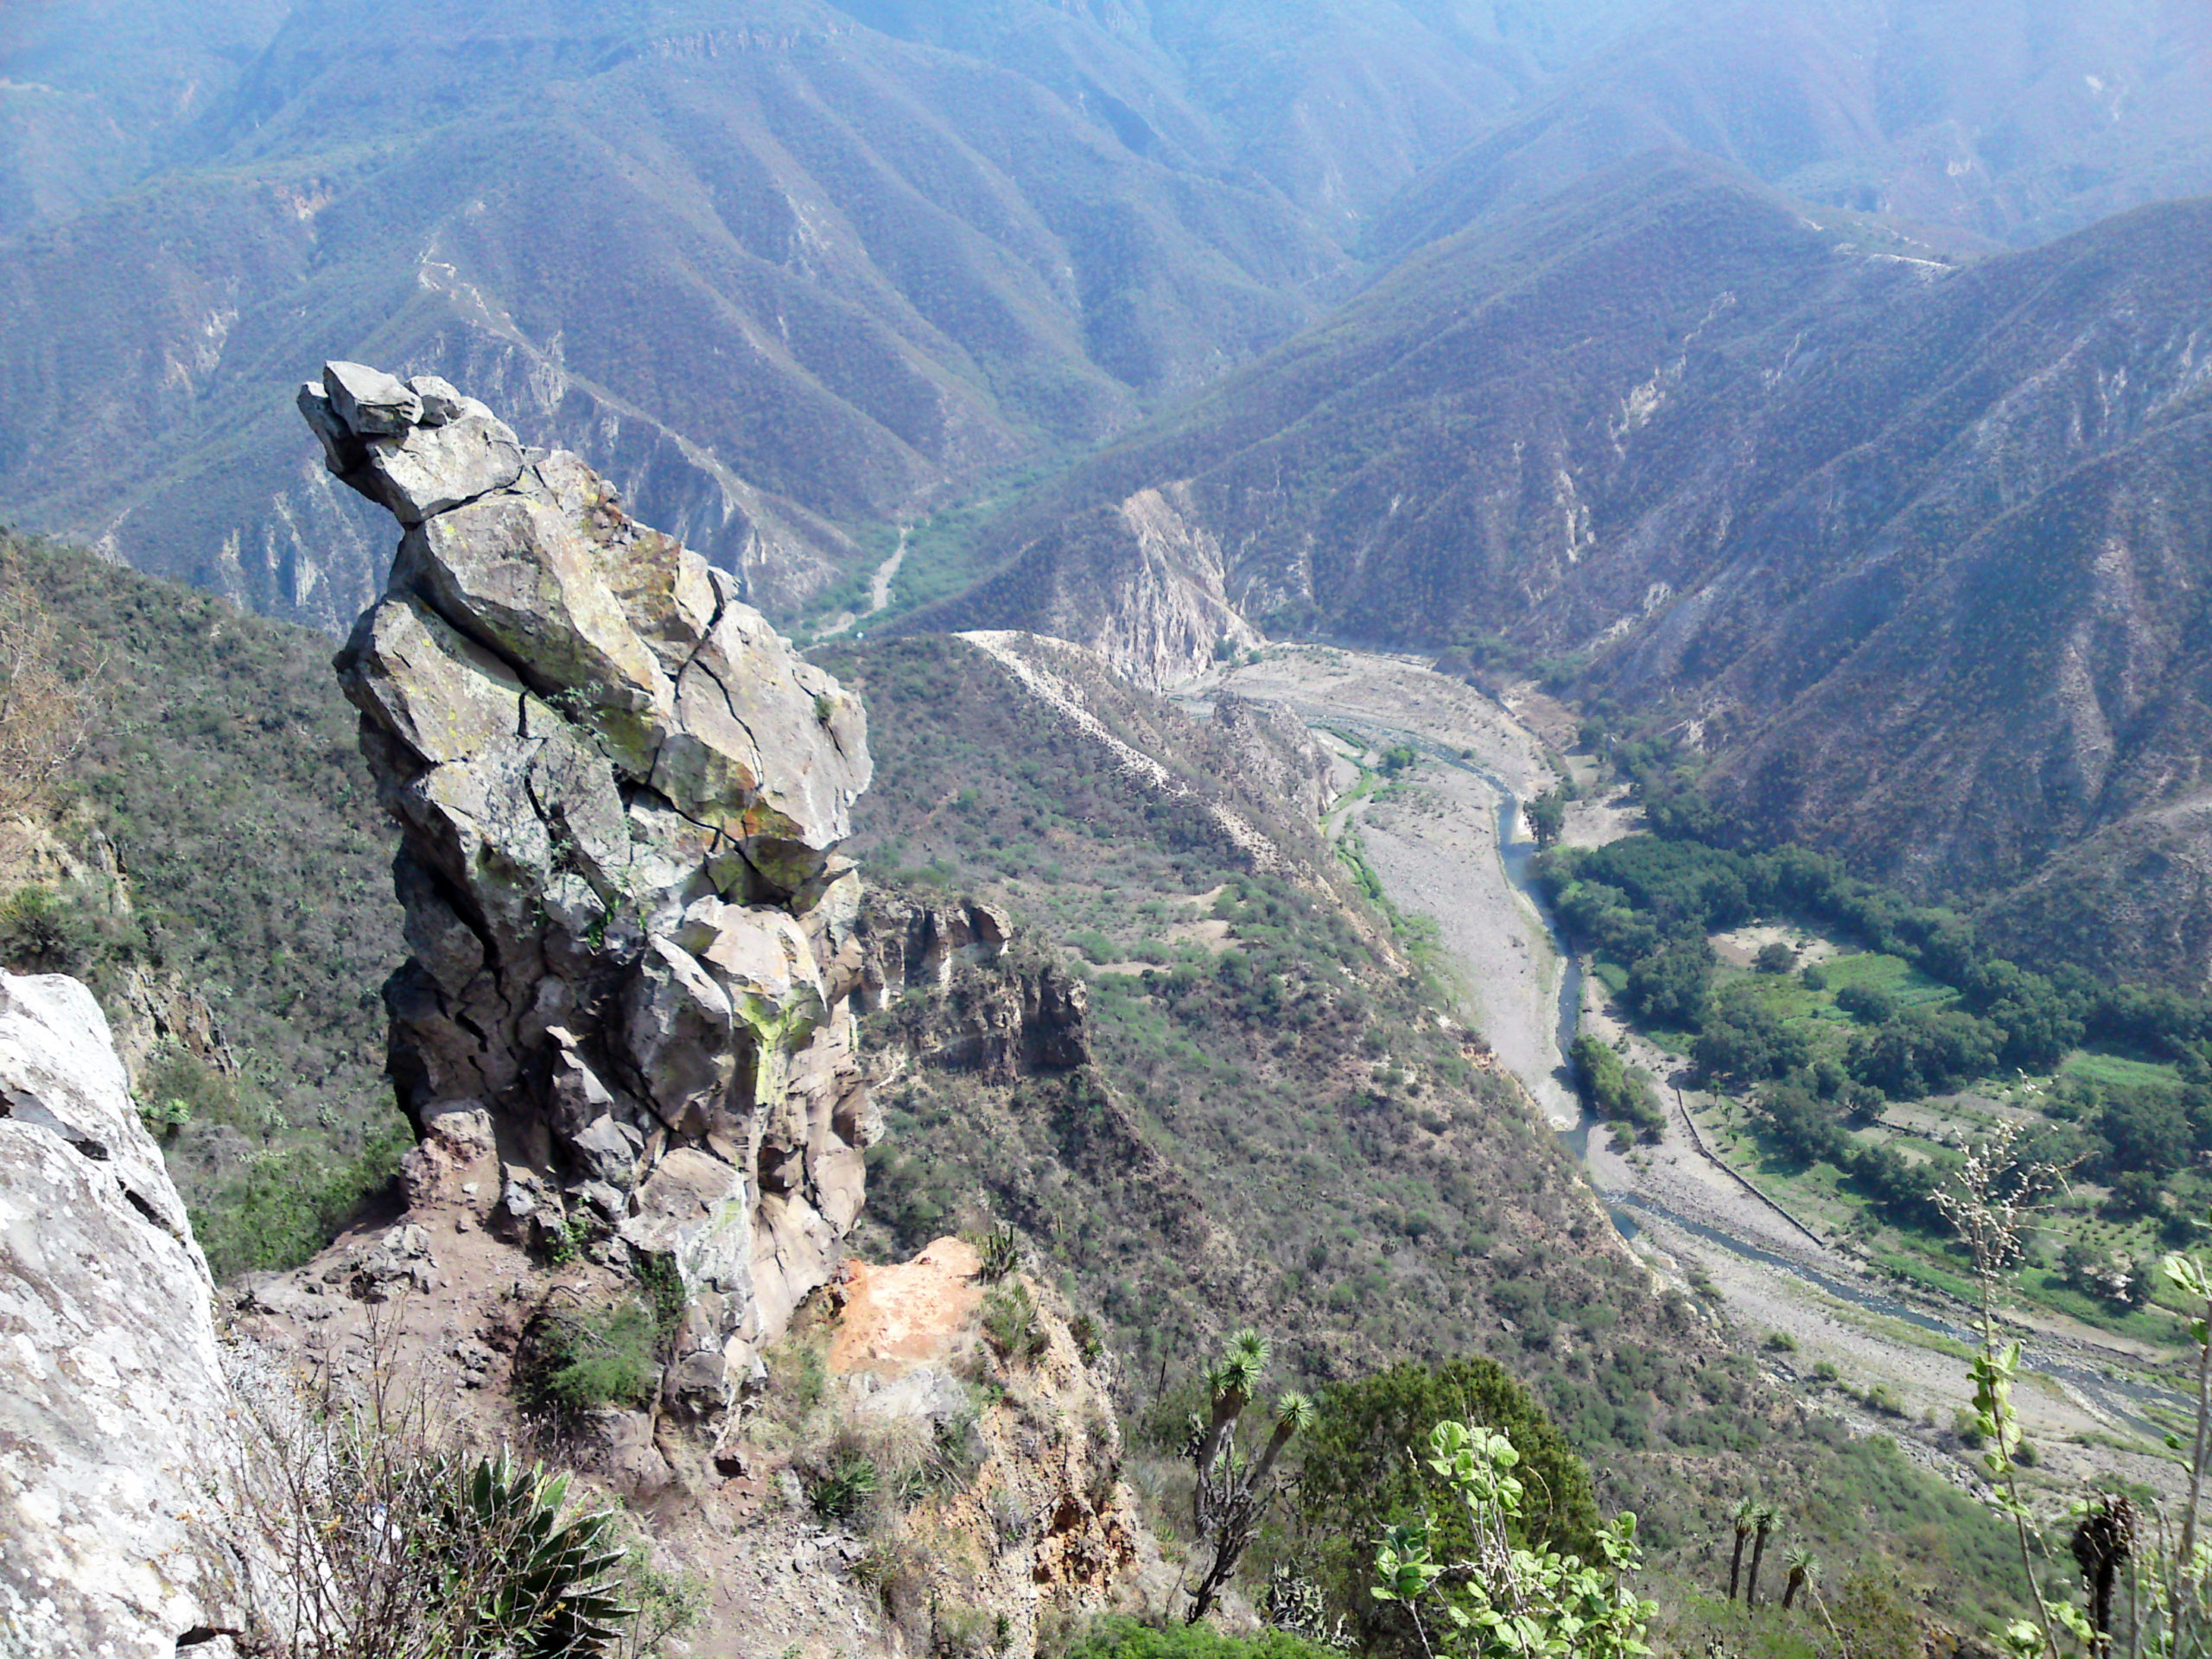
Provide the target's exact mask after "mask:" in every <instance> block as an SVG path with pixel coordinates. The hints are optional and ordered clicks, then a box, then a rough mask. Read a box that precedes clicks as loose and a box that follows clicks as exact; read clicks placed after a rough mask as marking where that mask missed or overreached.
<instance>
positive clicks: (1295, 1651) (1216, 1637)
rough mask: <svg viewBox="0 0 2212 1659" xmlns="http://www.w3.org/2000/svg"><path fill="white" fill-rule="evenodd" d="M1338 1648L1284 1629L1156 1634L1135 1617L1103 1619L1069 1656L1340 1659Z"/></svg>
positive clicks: (1190, 1628)
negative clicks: (1243, 1634) (1234, 1633)
mask: <svg viewBox="0 0 2212 1659" xmlns="http://www.w3.org/2000/svg"><path fill="white" fill-rule="evenodd" d="M1334 1653H1335V1650H1334V1649H1330V1648H1325V1647H1321V1646H1319V1645H1318V1644H1317V1643H1312V1642H1308V1641H1306V1640H1305V1639H1304V1638H1303V1637H1295V1636H1291V1635H1288V1634H1287V1633H1285V1632H1284V1631H1281V1630H1269V1631H1268V1632H1266V1633H1265V1634H1264V1635H1261V1636H1255V1637H1232V1636H1224V1635H1222V1634H1221V1633H1220V1632H1219V1631H1217V1630H1211V1629H1209V1628H1208V1627H1206V1626H1205V1625H1203V1624H1180V1625H1177V1626H1176V1627H1174V1628H1173V1629H1172V1630H1153V1629H1151V1628H1150V1627H1148V1626H1147V1625H1143V1624H1138V1623H1137V1622H1136V1620H1135V1619H1133V1618H1103V1619H1100V1620H1099V1621H1098V1622H1097V1623H1096V1624H1093V1625H1092V1626H1091V1627H1090V1630H1088V1631H1086V1632H1085V1633H1084V1635H1083V1637H1081V1638H1080V1639H1078V1640H1077V1643H1075V1645H1074V1646H1072V1647H1071V1648H1070V1649H1068V1652H1067V1659H1334Z"/></svg>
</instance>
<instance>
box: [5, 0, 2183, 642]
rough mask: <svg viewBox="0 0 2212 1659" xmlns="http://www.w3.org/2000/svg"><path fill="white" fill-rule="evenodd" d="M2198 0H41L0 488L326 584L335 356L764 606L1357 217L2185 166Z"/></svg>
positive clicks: (1434, 216) (2114, 180)
mask: <svg viewBox="0 0 2212 1659" xmlns="http://www.w3.org/2000/svg"><path fill="white" fill-rule="evenodd" d="M2046 13H2048V14H2049V15H2048V16H2046ZM2192 16H2193V14H2188V13H2185V12H2183V11H2182V10H2180V9H2178V7H2177V6H2167V7H2164V8H2161V7H2159V6H2157V5H2153V4H2151V3H2149V0H2133V3H2130V4H2125V5H2120V6H2117V7H2104V8H2097V9H2093V15H2080V16H2077V15H2075V13H2074V12H2072V11H2069V10H2066V9H2063V8H2056V9H2055V8H2052V7H2050V6H2048V5H2045V4H2043V3H2041V0H2037V3H2029V0H2004V3H1999V0H1941V3H1939V4H1933V5H1931V6H1929V7H1921V8H1914V9H1911V10H1910V13H1907V12H1905V11H1903V10H1898V11H1896V12H1894V13H1893V12H1892V11H1891V10H1889V9H1885V8H1880V7H1875V6H1871V5H1849V4H1842V3H1831V0H1787V3H1784V4H1781V5H1778V6H1771V7H1767V8H1763V9H1759V10H1756V11H1753V10H1744V9H1742V8H1739V7H1737V6H1735V5H1732V4H1723V3H1720V0H1588V3H1584V4H1580V5H1577V6H1574V7H1572V8H1561V7H1556V6H1534V5H1529V4H1525V3H1518V0H1357V3H1343V0H1337V3H1329V4H1323V3H1320V0H1295V3H1285V0H985V3H953V0H843V3H832V0H742V3H738V4H726V3H715V4H709V3H706V0H626V3H619V4H613V5H600V6H593V7H589V8H587V7H583V6H582V5H580V4H576V3H574V0H566V3H562V0H492V3H487V4H485V5H481V6H477V7H473V8H470V9H468V10H466V11H455V10H453V9H451V8H446V7H438V6H433V5H430V4H429V3H427V0H403V3H398V4H396V5H391V6H384V7H377V8H371V7H367V6H363V5H359V4H340V5H323V6H315V7H287V6H284V5H283V4H281V3H277V0H255V3H252V4H249V5H244V6H238V7H226V8H222V9H220V10H219V12H218V13H216V14H207V15H203V14H202V12H201V11H200V10H198V9H192V8H186V7H183V6H181V5H176V4H173V3H170V0H127V3H126V0H29V3H18V4H15V5H11V6H10V7H9V8H8V11H7V16H6V17H5V18H4V19H0V273H3V274H0V515H4V516H5V517H6V518H9V519H11V520H13V521H16V522H18V523H22V524H29V525H33V526H36V527H41V528H46V529H49V530H54V531H60V532H64V533H67V534H69V535H71V536H73V537H79V538H82V539H85V540H87V541H91V542H93V543H97V544H98V545H100V546H101V547H103V548H104V549H105V550H107V551H109V552H110V553H111V554H112V555H114V556H118V557H121V558H123V559H125V560H127V561H129V562H130V563H136V564H138V565H140V566H142V567H143V568H146V569H153V570H157V571H161V572H163V573H166V574H169V575H181V576H184V577H187V578H188V579H190V580H192V581H194V582H200V583H201V584H203V585H210V586H215V587H219V588H223V589H224V590H225V591H226V592H228V593H230V594H233V595H234V596H236V597H238V598H240V599H242V600H245V601H248V602H250V603H251V604H252V605H254V606H255V607H257V608H260V609H263V610H264V611H268V612H271V613H277V614H282V615H285V616H289V617H293V618H296V619H300V620H309V621H314V622H317V623H320V624H322V625H324V626H332V625H334V624H337V623H339V622H341V621H343V620H345V619H346V618H348V617H350V616H351V614H352V613H353V611H354V610H355V609H357V608H358V607H359V605H360V604H361V603H362V602H363V601H365V599H366V597H367V596H368V594H369V593H370V592H371V591H372V588H373V586H374V582H373V580H372V573H373V571H374V569H375V567H376V565H377V563H378V561H379V560H380V557H381V552H380V543H379V542H378V537H376V536H375V535H373V534H372V533H370V530H369V527H368V526H367V524H365V521H363V520H360V519H359V518H357V517H356V515H355V512H354V509H353V507H352V506H351V505H349V504H347V503H346V502H343V501H340V499H338V498H337V497H336V496H334V494H333V493H331V492H330V490H329V489H328V487H327V484H326V483H325V482H324V480H322V479H321V476H320V475H319V474H317V473H316V471H315V467H314V464H313V460H312V456H311V454H310V453H309V451H308V448H307V447H306V446H305V445H304V444H303V443H302V442H301V441H300V439H299V437H298V435H297V434H296V431H295V430H294V427H293V423H292V422H291V419H290V416H289V412H288V410H287V403H288V399H289V388H290V386H291V385H293V384H294V383H295V382H296V380H297V379H298V378H299V377H300V376H301V375H302V374H303V373H305V372H308V371H310V370H311V369H312V368H313V367H314V366H315V365H316V364H317V363H318V362H319V361H320V360H321V359H323V358H324V357H326V356H330V355H349V356H355V357H362V358H367V359H373V360H376V361H378V362H385V363H391V364H393V365H397V366H400V367H402V368H404V369H407V370H409V371H410V372H411V371H421V370H430V371H436V372H443V373H445V374H447V375H448V376H449V377H451V378H454V379H456V380H460V381H462V382H464V383H465V384H467V385H468V386H469V388H470V389H471V390H473V391H477V392H479V393H480V394H482V395H485V396H487V397H491V398H492V399H493V400H494V401H495V402H497V403H498V404H499V405H500V406H501V407H502V408H503V409H505V410H509V411H511V412H512V414H513V416H515V417H516V418H518V420H519V421H520V422H521V423H522V425H523V427H524V430H525V433H526V435H528V436H529V437H531V438H532V439H533V440H536V441H540V442H563V443H567V444H569V445H572V446H574V447H576V448H580V449H581V450H582V451H583V452H584V453H585V454H588V456H589V457H590V459H591V460H592V461H594V464H595V465H598V466H599V467H602V468H603V469H604V470H606V471H607V473H608V474H610V475H611V476H613V477H615V478H616V479H618V480H620V482H621V483H622V484H623V485H624V486H625V487H626V489H627V490H628V491H629V492H630V493H632V495H633V496H634V497H635V499H636V500H637V504H638V505H639V510H640V511H641V512H643V513H644V514H645V516H646V517H648V518H652V519H653V520H654V521H656V522H659V523H663V524H669V525H670V526H671V527H672V528H674V529H677V530H678V531H681V532H682V533H683V534H684V535H685V536H687V537H689V538H690V539H691V540H692V541H693V542H695V543H696V544H698V545H699V546H701V547H702V549H704V550H707V551H708V552H709V554H710V555H711V556H714V557H715V558H716V559H718V560H719V561H721V563H725V564H728V565H730V566H732V567H733V568H741V569H744V570H746V572H747V575H748V576H749V577H750V578H751V580H752V582H753V594H754V596H755V597H756V598H757V599H759V600H760V601H761V602H763V603H764V604H766V605H768V606H769V607H771V608H772V609H774V610H777V611H779V612H782V613H789V611H790V610H791V608H792V607H796V606H798V605H800V604H802V603H804V601H806V599H807V598H808V597H809V596H810V595H815V594H820V593H822V592H823V590H824V589H825V588H829V587H831V586H833V585H835V584H836V583H837V582H840V581H841V580H842V579H844V578H845V576H846V575H848V574H849V572H850V571H852V570H853V569H855V567H857V566H858V565H860V564H861V563H866V562H868V560H869V559H871V558H873V557H874V556H877V550H878V549H879V547H880V546H881V545H882V541H881V537H882V534H883V531H882V529H881V527H882V526H884V525H885V524H888V523H889V522H891V521H893V520H895V519H898V518H903V517H906V516H908V515H911V514H912V513H914V512H917V511H919V510H922V509H923V508H925V507H926V506H927V505H930V504H931V503H932V502H934V501H936V500H938V499H942V498H943V497H944V494H945V493H946V492H948V491H951V490H957V489H958V488H960V487H962V486H964V485H965V484H967V483H969V482H971V481H973V480H976V479H978V478H980V477H982V476H985V475H988V474H993V473H995V472H996V471H999V470H1000V469H1002V468H1004V467H1007V465H1009V464H1010V463H1012V462H1014V461H1019V460H1022V459H1025V458H1035V457H1038V456H1039V455H1043V456H1052V455H1057V454H1065V453H1066V452H1067V451H1069V450H1070V449H1080V448H1084V447H1086V446H1090V445H1093V444H1096V443H1097V442H1101V441H1103V440H1106V439H1109V438H1111V437H1113V436H1114V435H1116V434H1118V433H1120V432H1122V431H1124V430H1126V429H1128V428H1129V427H1130V426H1131V425H1132V424H1133V423H1135V422H1136V421H1138V420H1139V419H1141V417H1142V416H1144V415H1145V414H1146V413H1147V411H1150V410H1155V409H1157V408H1160V407H1161V406H1164V405H1166V404H1168V403H1170V402H1172V401H1173V400H1174V399H1176V398H1178V397H1184V396H1187V395H1188V394H1190V393H1192V392H1194V391H1198V390H1200V389H1202V388H1204V387H1205V385H1209V384H1211V382H1212V381H1214V380H1215V379H1217V378H1218V377H1219V376H1220V375H1221V374H1222V373H1224V372H1226V371H1228V370H1230V369H1232V368H1234V367H1236V365H1239V364H1241V363H1243V362H1245V361H1247V360H1249V359H1251V358H1252V357H1254V356H1255V355H1256V354H1257V353H1261V352H1262V351H1264V350H1265V349H1267V348H1268V347H1269V346H1273V345H1274V344H1276V343H1278V342H1280V341H1281V340H1284V339H1286V338H1287V337H1288V336H1289V335H1291V334H1294V333H1295V332H1296V331H1297V330H1298V329H1299V328H1300V327H1303V326H1305V325H1306V324H1308V323H1310V322H1312V321H1313V320H1314V319H1315V318H1316V317H1318V316H1319V315H1321V314H1322V313H1323V312H1324V311H1325V309H1326V308H1327V307H1328V306H1329V305H1331V304H1332V303H1334V302H1337V301H1338V300H1340V299H1341V298H1343V297H1344V296H1345V295H1347V294H1348V293H1350V292H1351V291H1352V290H1353V289H1354V288H1355V287H1357V285H1358V284H1359V283H1362V282H1364V281H1366V280H1369V279H1370V278H1371V277H1372V276H1373V275H1374V271H1373V270H1372V268H1371V267H1368V266H1363V264H1360V263H1359V260H1360V259H1362V258H1365V257H1370V256H1371V255H1380V256H1383V257H1390V258H1395V257H1397V255H1398V254H1399V252H1400V251H1402V250H1404V249H1407V248H1410V247H1414V246H1417V245H1421V244H1422V243H1424V242H1427V241H1430V240H1433V239H1434V238H1436V237H1437V236H1438V235H1439V234H1441V233H1443V232H1448V231H1451V230H1455V229H1458V228H1459V227H1462V226H1468V225H1471V224H1473V223H1475V222H1476V221H1478V220H1481V219H1486V218H1494V217H1496V216H1497V214H1498V213H1501V212H1503V211H1504V210H1505V209H1507V208H1510V207H1512V206H1514V205H1516V204H1525V203H1529V202H1532V201H1534V200H1537V199H1539V198H1541V196H1542V195H1544V194H1546V193H1548V192H1549V191H1552V190H1554V189H1555V188H1560V187H1563V186H1565V185H1568V184H1571V183H1573V181H1575V180H1577V179H1578V178H1580V177H1582V176H1584V175H1587V174H1588V173H1590V172H1591V171H1592V169H1593V168H1604V167H1605V166H1607V165H1610V164H1611V163H1613V162H1618V160H1619V159H1620V158H1621V157H1623V156H1627V155H1630V154H1631V153H1634V152H1638V151H1642V150H1643V149H1648V148H1649V147H1651V146H1654V145H1662V146H1671V147H1677V148H1683V147H1686V148H1688V149H1702V150H1706V151H1708V152H1710V153H1712V154H1714V155H1717V156H1722V157H1725V158H1727V159H1729V160H1731V161H1732V162H1735V163H1737V164H1740V165H1742V166H1744V167H1745V168H1749V169H1750V170H1751V171H1752V172H1753V173H1755V174H1757V175H1759V176H1761V177H1763V178H1765V179H1767V180H1769V181H1772V182H1774V183H1776V184H1777V185H1779V186H1781V187H1783V188H1786V189H1788V190H1790V191H1794V192H1796V193H1798V194H1801V195H1804V196H1807V197H1808V198H1811V199H1814V200H1822V201H1834V202H1842V203H1846V204H1851V205H1855V206H1858V207H1878V208H1883V209H1886V210H1891V211H1893V212H1895V213H1900V214H1904V215H1906V216H1908V217H1910V218H1915V219H1924V220H1933V221H1941V222H1942V224H1943V225H1944V226H1946V227H1947V228H1946V229H1945V230H1944V231H1943V232H1942V237H1943V238H1945V245H1974V244H1975V243H1976V242H1977V240H1978V239H1986V238H1992V237H1995V238H2015V239H2027V238H2032V237H2034V236H2035V235H2037V234H2040V233H2042V232H2045V231H2047V230H2049V229H2050V228H2051V227H2053V226H2068V225H2071V224H2075V223H2077V222H2081V221H2082V220H2084V219H2087V218H2088V217H2090V216H2093V215H2094V213H2098V212H2101V211H2104V210H2105V209H2107V208H2108V207H2112V206H2115V205H2120V204H2123V203H2126V202H2128V201H2132V200H2139V199H2143V198H2146V197H2148V196H2152V195H2155V194H2160V193H2171V192H2173V191H2177V190H2180V189H2184V188H2206V187H2207V184H2208V176H2207V173H2206V159H2205V158H2206V156H2208V154H2212V138H2208V134H2212V99H2207V98H2206V97H2204V96H2203V93H2204V92H2205V90H2206V89H2205V88H2204V87H2203V86H2202V84H2201V83H2202V74H2203V64H2204V61H2205V54H2204V53H2203V51H2202V41H2199V40H2198V39H2197V35H2196V33H2193V32H2192V31H2193V30H2196V29H2197V28H2198V25H2197V24H2196V23H2195V22H2192V21H2191V17H2192ZM1353 250H1359V251H1360V252H1359V253H1358V256H1357V257H1355V254H1354V252H1353ZM1632 291H1633V290H1631V292H1632Z"/></svg>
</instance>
